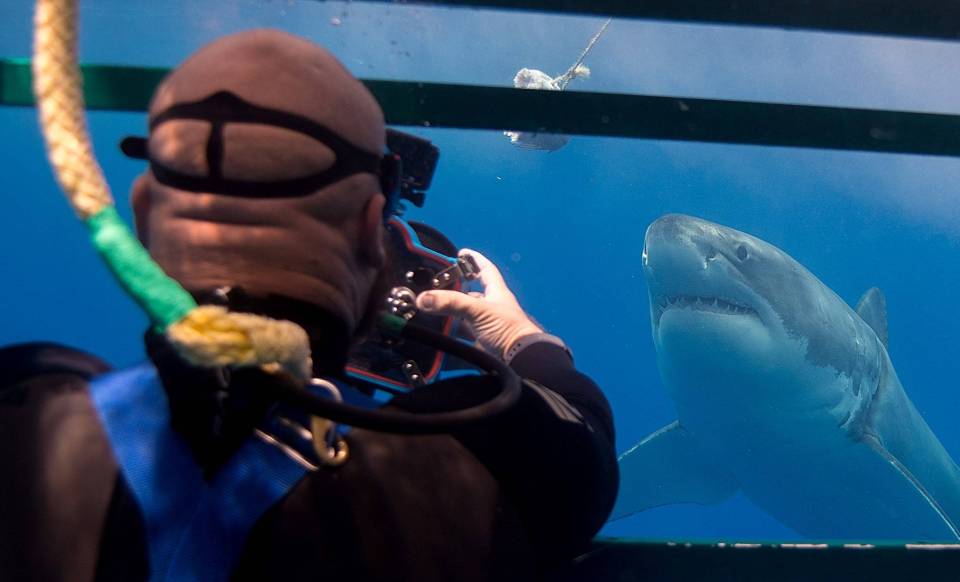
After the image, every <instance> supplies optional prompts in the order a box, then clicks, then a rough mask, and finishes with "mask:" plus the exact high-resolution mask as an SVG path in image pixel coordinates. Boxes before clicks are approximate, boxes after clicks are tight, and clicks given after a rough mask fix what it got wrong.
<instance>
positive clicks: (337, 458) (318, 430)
mask: <svg viewBox="0 0 960 582" xmlns="http://www.w3.org/2000/svg"><path fill="white" fill-rule="evenodd" d="M310 385H311V386H315V387H318V388H323V389H324V390H326V391H327V392H329V393H330V395H331V396H332V397H333V399H334V400H335V401H336V402H343V396H341V394H340V389H339V388H337V387H336V385H335V384H333V383H332V382H330V381H328V380H324V379H322V378H313V379H312V380H310ZM310 432H311V434H312V436H313V449H314V450H315V451H316V453H317V457H319V459H320V464H321V465H323V466H325V467H339V466H340V465H343V464H344V463H346V462H347V460H348V459H349V458H350V449H349V447H347V441H345V440H343V437H341V436H340V435H339V434H338V433H337V424H336V423H335V422H333V421H332V420H329V419H327V418H320V417H319V416H311V417H310Z"/></svg>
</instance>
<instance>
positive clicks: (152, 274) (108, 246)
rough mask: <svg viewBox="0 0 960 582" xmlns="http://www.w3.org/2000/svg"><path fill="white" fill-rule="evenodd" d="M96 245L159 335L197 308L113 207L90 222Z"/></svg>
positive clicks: (103, 211)
mask: <svg viewBox="0 0 960 582" xmlns="http://www.w3.org/2000/svg"><path fill="white" fill-rule="evenodd" d="M86 225H87V228H89V229H90V236H91V238H92V239H93V245H94V246H95V247H96V249H97V251H98V252H99V253H100V256H101V257H103V260H104V261H106V263H107V266H108V267H109V268H110V270H111V271H112V272H113V274H114V276H115V277H116V278H117V281H119V282H120V285H121V286H123V288H124V290H126V291H127V293H129V294H130V296H131V297H133V298H134V300H135V301H136V302H137V303H138V304H140V307H142V308H143V309H144V311H146V312H147V315H148V317H149V318H150V321H151V323H153V325H154V328H155V329H157V331H164V330H165V329H166V328H167V327H168V326H170V324H172V323H175V322H177V321H180V320H181V319H182V318H183V317H184V316H185V315H186V314H187V312H189V311H190V310H191V309H193V308H194V307H196V306H197V303H196V301H194V299H193V297H192V296H191V295H190V294H189V293H187V291H186V289H184V288H183V287H182V286H181V285H180V284H179V283H177V282H176V281H174V280H173V279H171V278H170V277H168V276H167V275H166V274H165V273H164V272H163V270H161V269H160V266H159V265H157V264H156V263H155V262H154V261H153V259H152V258H151V257H150V255H149V254H148V253H147V250H146V249H145V248H143V245H142V244H140V241H139V240H137V238H136V237H135V236H134V235H133V233H132V232H131V231H130V228H129V227H128V226H127V224H126V223H125V222H124V221H123V219H122V218H120V215H119V214H117V210H116V208H115V207H113V206H107V207H106V208H104V209H103V210H101V211H100V212H98V213H97V214H95V215H93V216H91V217H90V218H89V219H87V220H86Z"/></svg>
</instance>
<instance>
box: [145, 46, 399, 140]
mask: <svg viewBox="0 0 960 582" xmlns="http://www.w3.org/2000/svg"><path fill="white" fill-rule="evenodd" d="M224 90H226V91H230V92H232V93H234V94H236V95H237V96H239V97H241V98H242V99H246V100H247V101H250V102H252V103H255V104H257V105H260V106H261V107H269V108H273V109H279V110H282V111H287V112H289V113H295V114H298V115H302V116H304V117H306V118H308V119H312V120H314V121H316V122H318V123H320V124H322V125H325V126H327V127H329V128H330V129H332V130H333V131H334V132H336V133H338V134H340V135H342V136H344V137H348V138H349V139H350V141H351V142H353V144H354V145H356V146H358V147H360V148H362V149H365V150H367V151H370V152H374V153H379V152H382V151H383V148H384V140H385V137H384V125H383V113H382V112H381V110H380V106H379V105H378V104H377V102H376V100H375V99H374V98H373V96H372V95H371V94H370V92H369V91H367V89H366V87H364V86H363V84H362V83H360V81H358V80H357V79H356V78H354V77H353V75H351V74H350V73H349V72H348V71H347V70H346V68H344V66H343V65H342V64H340V62H339V61H338V60H337V59H336V58H335V57H334V56H333V55H332V54H330V52H329V51H327V50H326V49H324V48H323V47H321V46H319V45H317V44H314V43H313V42H310V41H308V40H306V39H303V38H300V37H297V36H293V35H291V34H288V33H286V32H283V31H279V30H269V29H260V30H251V31H246V32H241V33H238V34H233V35H230V36H226V37H223V38H221V39H218V40H216V41H214V42H212V43H210V44H209V45H207V46H205V47H203V48H201V49H200V50H198V51H197V52H196V53H194V54H193V55H192V56H191V57H190V58H188V59H187V60H186V61H184V62H183V64H181V65H180V66H179V67H177V68H176V70H174V71H173V73H171V74H170V75H169V76H168V77H167V78H166V79H165V80H164V81H163V83H162V84H161V85H160V87H159V88H158V89H157V91H156V93H155V94H154V97H153V101H152V102H151V103H150V115H151V117H153V116H155V115H156V114H157V113H159V112H161V111H163V110H165V109H167V108H169V107H170V106H171V105H174V104H176V103H186V102H190V101H199V100H200V99H203V98H204V97H208V96H210V95H212V94H214V93H216V92H217V91H224Z"/></svg>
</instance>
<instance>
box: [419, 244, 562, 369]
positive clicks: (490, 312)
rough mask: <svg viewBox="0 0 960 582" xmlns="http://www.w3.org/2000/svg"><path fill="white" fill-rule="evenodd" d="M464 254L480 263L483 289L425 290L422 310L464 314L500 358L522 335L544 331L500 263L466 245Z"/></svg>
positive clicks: (483, 343)
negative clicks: (506, 278) (509, 285)
mask: <svg viewBox="0 0 960 582" xmlns="http://www.w3.org/2000/svg"><path fill="white" fill-rule="evenodd" d="M464 255H470V256H472V257H473V258H474V260H475V261H476V262H477V266H479V267H480V282H481V283H482V284H483V293H470V294H464V293H460V292H458V291H424V292H423V293H421V294H420V295H419V296H418V297H417V307H418V308H419V309H420V310H421V311H423V312H425V313H431V314H436V315H453V316H456V317H462V318H463V319H464V321H466V322H467V324H468V325H469V326H470V328H471V329H472V330H473V333H474V335H476V337H477V342H478V343H479V344H480V345H481V346H482V347H483V348H484V349H485V350H487V351H488V352H490V353H491V354H493V355H495V356H498V357H500V358H503V357H504V356H505V354H506V351H507V350H508V349H509V348H510V347H511V346H513V344H514V343H515V342H516V341H517V340H519V339H520V338H522V337H524V336H528V335H532V334H539V333H543V330H542V329H540V327H539V326H538V325H537V324H535V323H533V321H532V320H531V319H530V318H529V317H528V316H527V314H526V313H524V311H523V309H522V308H521V307H520V304H519V303H517V298H516V297H514V295H513V293H512V292H511V291H510V289H509V288H507V284H506V283H505V282H504V280H503V276H502V275H500V270H499V269H497V267H496V265H494V264H493V263H491V262H490V260H489V259H488V258H487V257H485V256H483V255H481V254H480V253H478V252H477V251H472V250H470V249H463V250H462V251H460V256H464Z"/></svg>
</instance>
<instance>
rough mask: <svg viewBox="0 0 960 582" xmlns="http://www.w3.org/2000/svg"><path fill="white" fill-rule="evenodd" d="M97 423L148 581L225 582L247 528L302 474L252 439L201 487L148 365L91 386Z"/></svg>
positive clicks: (198, 474) (202, 481) (275, 449)
mask: <svg viewBox="0 0 960 582" xmlns="http://www.w3.org/2000/svg"><path fill="white" fill-rule="evenodd" d="M90 390H91V393H92V395H93V400H94V405H95V406H96V408H97V410H98V412H99V414H100V418H101V419H102V421H103V424H104V426H105V428H106V431H107V435H108V436H109V438H110V442H111V444H112V446H113V451H114V454H115V455H116V457H117V461H118V463H119V464H120V468H121V470H122V472H123V475H124V477H125V478H126V480H127V482H128V483H129V485H130V488H131V489H132V491H133V494H134V496H135V497H136V499H137V502H138V504H139V506H140V508H141V510H142V511H143V516H144V520H145V522H146V528H147V543H148V546H149V557H150V573H151V580H154V581H160V580H203V581H204V582H213V581H217V580H226V579H227V578H228V577H229V576H230V573H231V572H232V570H233V567H234V564H235V563H236V561H237V559H238V557H239V555H240V552H241V551H242V550H243V546H244V543H245V541H246V538H247V536H248V534H249V533H250V530H251V528H252V527H253V524H254V523H255V522H256V521H257V519H259V517H260V516H261V515H262V514H263V513H264V512H265V511H266V510H267V509H268V508H269V507H270V506H271V505H273V504H274V503H275V502H277V501H278V500H279V499H280V498H281V497H283V496H284V495H285V494H286V493H287V491H289V490H290V488H291V487H292V486H293V485H294V484H295V483H296V482H297V481H299V480H300V479H301V478H302V477H303V475H304V474H305V473H306V472H307V470H308V469H307V468H306V466H304V465H303V464H301V463H300V462H298V461H296V460H295V459H293V458H292V457H291V456H289V455H288V454H287V452H285V451H284V450H282V449H281V448H279V447H278V446H276V445H274V444H271V443H269V442H267V441H266V440H264V439H261V438H259V437H257V436H254V437H251V438H250V439H249V440H248V441H247V442H246V443H244V444H243V445H242V446H241V447H240V448H239V449H238V450H237V451H236V452H235V453H234V454H233V456H232V457H231V458H230V459H229V460H228V461H227V462H226V464H224V466H223V467H222V468H221V469H220V470H219V471H218V473H217V474H216V475H215V476H214V477H213V478H212V479H210V480H206V479H204V477H203V474H202V472H201V470H200V468H199V467H198V466H197V464H196V462H195V461H194V460H193V456H192V455H191V453H190V450H189V448H188V447H187V444H186V443H185V442H184V441H183V439H182V438H181V437H180V436H179V435H178V434H177V433H176V432H174V431H173V429H172V428H171V426H170V411H169V408H168V405H167V398H166V394H165V393H164V391H163V386H162V385H161V383H160V379H159V377H158V375H157V371H156V369H154V367H153V366H152V365H150V364H143V365H141V366H137V367H135V368H130V369H127V370H121V371H118V372H113V373H110V374H106V375H104V376H100V377H98V378H96V379H95V380H94V381H93V382H91V385H90Z"/></svg>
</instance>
